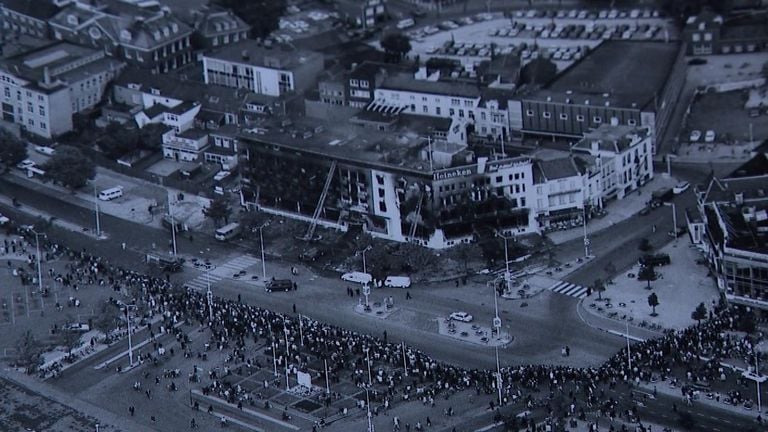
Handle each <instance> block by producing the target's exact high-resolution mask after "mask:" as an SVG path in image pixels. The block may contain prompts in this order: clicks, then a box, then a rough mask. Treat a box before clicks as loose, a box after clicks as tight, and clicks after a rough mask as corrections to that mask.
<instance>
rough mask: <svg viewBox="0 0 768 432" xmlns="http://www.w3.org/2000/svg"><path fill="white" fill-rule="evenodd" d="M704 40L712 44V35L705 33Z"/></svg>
mask: <svg viewBox="0 0 768 432" xmlns="http://www.w3.org/2000/svg"><path fill="white" fill-rule="evenodd" d="M704 40H705V41H707V42H710V41H711V40H712V33H704Z"/></svg>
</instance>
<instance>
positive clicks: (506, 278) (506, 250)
mask: <svg viewBox="0 0 768 432" xmlns="http://www.w3.org/2000/svg"><path fill="white" fill-rule="evenodd" d="M496 235H498V236H499V237H501V238H503V239H504V281H505V284H506V285H505V286H506V289H507V291H509V290H510V289H511V287H510V285H511V283H512V281H511V279H512V275H511V273H510V272H509V246H508V245H507V236H505V235H502V234H496ZM496 315H498V313H497V314H496Z"/></svg>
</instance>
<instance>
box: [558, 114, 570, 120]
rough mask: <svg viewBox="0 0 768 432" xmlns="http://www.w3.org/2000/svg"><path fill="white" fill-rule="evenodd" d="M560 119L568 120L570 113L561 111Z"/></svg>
mask: <svg viewBox="0 0 768 432" xmlns="http://www.w3.org/2000/svg"><path fill="white" fill-rule="evenodd" d="M560 120H568V114H566V113H560Z"/></svg>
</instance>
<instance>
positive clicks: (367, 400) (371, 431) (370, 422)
mask: <svg viewBox="0 0 768 432" xmlns="http://www.w3.org/2000/svg"><path fill="white" fill-rule="evenodd" d="M365 406H366V408H368V432H374V428H373V419H372V418H371V398H370V397H369V396H368V387H366V388H365Z"/></svg>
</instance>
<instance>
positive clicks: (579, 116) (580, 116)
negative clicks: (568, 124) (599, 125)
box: [576, 114, 584, 122]
mask: <svg viewBox="0 0 768 432" xmlns="http://www.w3.org/2000/svg"><path fill="white" fill-rule="evenodd" d="M576 121H578V122H583V121H584V116H583V115H581V114H577V115H576Z"/></svg>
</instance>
